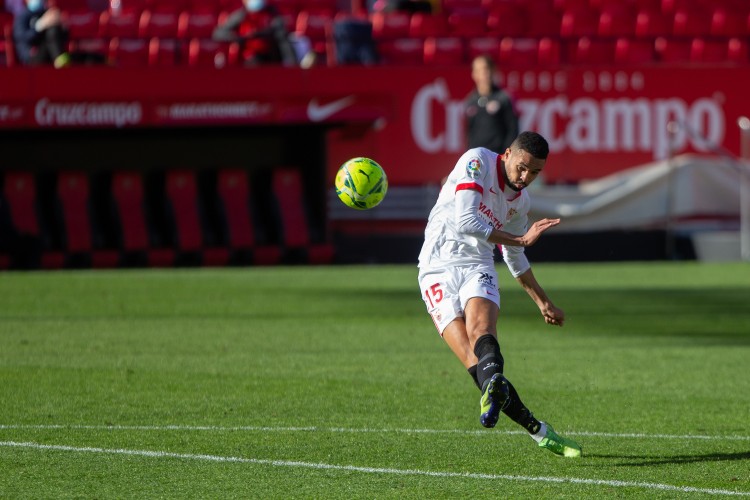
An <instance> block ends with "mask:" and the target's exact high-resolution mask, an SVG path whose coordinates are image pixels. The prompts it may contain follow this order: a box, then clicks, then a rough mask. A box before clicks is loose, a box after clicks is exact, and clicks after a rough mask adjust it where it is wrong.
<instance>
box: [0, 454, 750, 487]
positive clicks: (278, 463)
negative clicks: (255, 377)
mask: <svg viewBox="0 0 750 500" xmlns="http://www.w3.org/2000/svg"><path fill="white" fill-rule="evenodd" d="M0 447H7V448H27V449H36V450H50V451H69V452H77V453H99V454H109V455H128V456H140V457H149V458H177V459H184V460H203V461H208V462H231V463H243V464H254V465H270V466H274V467H297V468H307V469H319V470H339V471H347V472H364V473H368V474H391V475H399V476H429V477H440V478H460V479H488V480H503V481H526V482H539V483H571V484H585V485H592V486H610V487H615V488H640V489H649V490H662V491H677V492H680V493H700V494H704V495H706V494H707V495H723V496H750V492H746V491H732V490H720V489H713V488H695V487H693V486H675V485H672V484H661V483H647V482H635V481H613V480H605V479H586V478H571V477H545V476H516V475H511V474H478V473H472V472H444V471H426V470H419V469H393V468H380V467H359V466H355V465H335V464H326V463H316V462H299V461H296V460H295V461H292V460H269V459H261V458H242V457H225V456H220V455H201V454H192V453H173V452H168V451H151V450H128V449H122V448H94V447H77V446H66V445H54V444H40V443H32V442H15V441H0Z"/></svg>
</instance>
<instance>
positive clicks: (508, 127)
mask: <svg viewBox="0 0 750 500" xmlns="http://www.w3.org/2000/svg"><path fill="white" fill-rule="evenodd" d="M494 73H495V63H494V61H493V60H492V59H491V58H490V57H489V56H478V57H476V58H475V59H474V60H473V61H472V63H471V78H472V80H474V85H475V89H474V90H473V91H472V92H471V93H470V94H469V95H468V96H467V97H466V100H465V101H464V110H465V113H466V139H467V143H468V149H472V148H478V147H483V148H487V149H489V150H491V151H494V152H495V153H498V154H503V153H504V152H505V150H506V149H507V148H508V146H510V144H511V142H513V140H514V139H515V138H516V136H517V135H518V132H519V130H518V128H519V125H518V115H517V114H516V110H515V108H514V107H513V101H512V100H511V97H510V95H508V93H507V92H506V91H505V90H503V89H502V88H500V87H499V86H498V85H497V84H496V83H495V81H494Z"/></svg>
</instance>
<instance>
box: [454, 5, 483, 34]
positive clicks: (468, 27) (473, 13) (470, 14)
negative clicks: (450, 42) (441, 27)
mask: <svg viewBox="0 0 750 500" xmlns="http://www.w3.org/2000/svg"><path fill="white" fill-rule="evenodd" d="M448 27H449V29H450V33H451V35H452V36H461V37H466V38H473V37H477V36H484V35H485V33H486V32H487V12H486V11H485V10H484V9H472V10H468V9H462V10H456V11H454V12H452V13H451V14H450V15H449V16H448Z"/></svg>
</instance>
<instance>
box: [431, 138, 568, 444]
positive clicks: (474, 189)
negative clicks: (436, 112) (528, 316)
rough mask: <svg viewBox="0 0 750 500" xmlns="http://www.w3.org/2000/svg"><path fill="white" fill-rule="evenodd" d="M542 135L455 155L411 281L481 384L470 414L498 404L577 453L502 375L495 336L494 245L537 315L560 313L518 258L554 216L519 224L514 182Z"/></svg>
mask: <svg viewBox="0 0 750 500" xmlns="http://www.w3.org/2000/svg"><path fill="white" fill-rule="evenodd" d="M548 154H549V146H548V144H547V141H546V140H545V139H544V137H542V136H541V135H539V134H537V133H535V132H523V133H521V134H520V135H519V136H518V137H517V138H516V139H515V140H514V141H513V143H512V144H511V145H510V147H509V148H507V149H506V150H505V152H504V153H503V154H502V155H499V154H497V153H494V152H492V151H490V150H488V149H485V148H475V149H470V150H468V151H467V152H466V153H464V154H463V156H461V158H460V159H459V160H458V163H456V166H455V167H454V169H453V171H452V172H451V173H450V175H449V176H448V177H447V180H446V182H445V184H444V185H443V187H442V189H441V191H440V195H439V196H438V200H437V203H436V204H435V206H434V207H433V209H432V211H431V212H430V216H429V220H428V222H427V227H426V229H425V241H424V245H423V246H422V251H421V252H420V254H419V286H420V289H421V291H422V298H423V299H424V301H425V305H426V306H427V311H428V312H429V314H430V316H432V320H433V321H434V323H435V326H436V327H437V329H438V332H439V333H440V335H441V336H442V337H443V339H444V340H445V342H446V343H447V344H448V346H449V347H450V348H451V350H452V351H453V353H454V354H455V355H456V356H457V357H458V359H460V360H461V362H462V363H463V365H464V367H466V369H467V370H468V372H469V374H470V375H471V376H472V377H473V378H474V382H475V383H476V385H477V386H478V387H479V389H480V390H481V391H482V396H481V398H480V402H479V404H480V417H479V420H480V422H481V424H482V425H483V426H484V427H494V426H495V424H496V423H497V420H498V418H499V415H500V412H501V411H502V412H503V413H505V414H506V415H507V416H508V417H510V418H511V420H513V421H514V422H516V423H518V424H519V425H521V426H522V427H523V428H524V429H526V430H527V431H528V432H529V434H530V435H531V437H532V438H533V439H534V440H535V441H536V442H537V443H538V444H539V446H540V447H542V448H546V449H548V450H550V451H552V452H553V453H555V454H557V455H562V456H566V457H580V456H581V447H580V446H579V445H578V444H577V443H576V442H574V441H572V440H570V439H566V438H564V437H562V436H560V435H559V434H557V433H556V432H555V431H554V429H553V428H552V426H551V425H549V424H547V423H545V422H540V421H539V420H537V419H536V418H535V417H534V415H533V414H532V412H531V411H529V409H528V408H526V406H525V405H524V404H523V402H522V401H521V398H520V397H519V396H518V392H516V389H515V388H514V387H513V384H511V383H510V381H509V380H508V379H507V378H505V377H504V376H503V363H504V362H503V356H502V354H501V353H500V345H499V343H498V340H497V325H496V324H497V319H498V314H499V310H500V294H499V291H498V284H497V273H496V271H495V263H494V247H495V245H502V252H503V257H504V259H505V262H506V264H507V265H508V268H509V269H510V272H511V274H512V275H513V276H514V277H515V278H516V280H517V281H518V282H519V283H520V284H521V286H522V287H523V288H524V290H526V292H527V293H528V294H529V296H530V297H531V299H532V300H533V301H534V302H535V303H536V305H537V306H538V307H539V311H540V312H541V314H542V317H543V318H544V321H545V322H546V323H547V324H550V325H556V326H562V325H563V322H564V321H565V314H564V313H563V311H562V310H561V309H559V308H558V307H556V306H555V305H554V304H553V303H552V301H551V300H550V298H549V297H548V296H547V294H546V293H545V291H544V289H542V287H541V286H540V285H539V283H538V282H537V280H536V278H535V277H534V274H533V273H532V271H531V266H530V265H529V261H528V260H527V259H526V256H525V255H524V247H527V246H531V245H533V244H534V243H535V242H536V241H537V240H538V239H539V237H540V236H541V235H542V233H544V232H545V231H547V230H548V229H550V228H552V227H554V226H556V225H557V224H559V223H560V219H542V220H539V221H537V222H535V223H533V224H532V225H531V226H530V227H529V226H528V212H529V206H530V199H529V195H528V193H527V192H526V191H524V188H526V187H527V186H528V185H529V184H531V183H532V182H533V181H534V179H536V177H537V176H538V175H539V174H540V173H541V172H542V169H543V168H544V165H545V163H546V160H547V155H548Z"/></svg>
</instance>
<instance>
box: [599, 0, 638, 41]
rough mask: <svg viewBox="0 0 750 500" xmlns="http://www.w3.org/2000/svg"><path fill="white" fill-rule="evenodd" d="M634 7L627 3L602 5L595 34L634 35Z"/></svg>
mask: <svg viewBox="0 0 750 500" xmlns="http://www.w3.org/2000/svg"><path fill="white" fill-rule="evenodd" d="M635 20H636V13H635V9H634V8H633V7H632V6H630V5H628V4H619V3H618V4H611V5H606V6H604V7H602V10H601V14H600V15H599V27H598V30H597V34H598V35H599V36H601V37H612V38H616V37H621V36H635Z"/></svg>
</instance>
